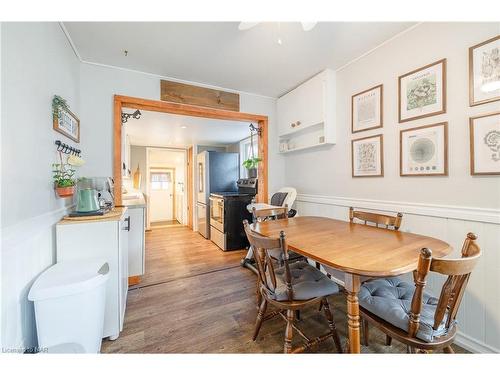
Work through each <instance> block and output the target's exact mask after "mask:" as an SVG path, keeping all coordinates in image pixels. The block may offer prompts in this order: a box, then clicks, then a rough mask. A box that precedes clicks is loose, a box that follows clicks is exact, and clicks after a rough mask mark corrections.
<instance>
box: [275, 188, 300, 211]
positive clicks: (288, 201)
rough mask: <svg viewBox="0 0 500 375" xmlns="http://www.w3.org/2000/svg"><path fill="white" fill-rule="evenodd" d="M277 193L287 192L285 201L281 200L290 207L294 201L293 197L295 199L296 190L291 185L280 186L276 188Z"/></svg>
mask: <svg viewBox="0 0 500 375" xmlns="http://www.w3.org/2000/svg"><path fill="white" fill-rule="evenodd" d="M278 193H287V194H286V198H285V201H284V202H283V206H284V205H287V206H288V207H290V208H292V206H293V204H294V203H295V199H297V190H296V189H295V188H293V187H282V188H281V189H279V190H278Z"/></svg>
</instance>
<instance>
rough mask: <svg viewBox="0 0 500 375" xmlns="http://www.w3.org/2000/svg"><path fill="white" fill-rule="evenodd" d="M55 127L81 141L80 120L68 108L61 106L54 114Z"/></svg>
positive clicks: (69, 136) (70, 137) (74, 139)
mask: <svg viewBox="0 0 500 375" xmlns="http://www.w3.org/2000/svg"><path fill="white" fill-rule="evenodd" d="M53 128H54V130H55V131H57V132H59V133H61V134H64V135H65V136H66V137H68V138H69V139H72V140H73V141H75V142H77V143H78V142H80V120H79V119H78V117H76V116H75V114H74V113H73V112H71V111H70V110H69V109H67V108H62V107H59V108H58V110H57V116H55V115H54V116H53Z"/></svg>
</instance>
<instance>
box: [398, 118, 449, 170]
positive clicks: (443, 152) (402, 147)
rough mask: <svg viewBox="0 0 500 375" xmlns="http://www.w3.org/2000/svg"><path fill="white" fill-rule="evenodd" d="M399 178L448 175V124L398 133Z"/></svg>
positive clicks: (421, 127)
mask: <svg viewBox="0 0 500 375" xmlns="http://www.w3.org/2000/svg"><path fill="white" fill-rule="evenodd" d="M399 134H400V135H399V165H400V175H401V176H447V175H448V123H447V122H442V123H438V124H432V125H426V126H420V127H418V128H412V129H406V130H401V132H400V133H399Z"/></svg>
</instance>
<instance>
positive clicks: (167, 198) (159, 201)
mask: <svg viewBox="0 0 500 375" xmlns="http://www.w3.org/2000/svg"><path fill="white" fill-rule="evenodd" d="M149 175H150V197H149V199H150V204H149V207H150V211H151V212H150V219H151V222H152V223H154V222H157V221H168V220H174V212H175V211H174V171H173V170H172V169H162V170H153V169H152V170H151V171H150V173H149Z"/></svg>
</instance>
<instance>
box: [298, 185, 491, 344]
mask: <svg viewBox="0 0 500 375" xmlns="http://www.w3.org/2000/svg"><path fill="white" fill-rule="evenodd" d="M351 206H353V207H355V208H358V209H363V210H367V211H373V212H381V213H396V212H402V213H403V223H402V226H401V229H400V230H402V231H406V232H413V233H418V234H422V235H427V236H431V237H436V238H439V239H441V240H443V241H446V242H448V243H449V244H450V245H451V246H453V249H454V251H453V253H452V254H450V257H454V256H459V254H460V250H461V247H462V243H463V241H464V239H465V236H466V234H467V233H468V232H473V233H475V234H477V236H478V241H477V242H478V244H479V245H480V246H481V249H482V251H483V256H482V258H481V260H480V261H479V263H478V265H477V267H476V269H475V270H474V272H473V273H472V276H471V278H470V281H469V284H468V287H467V291H466V294H465V296H464V299H463V301H462V305H461V308H460V311H459V314H458V320H459V332H458V335H457V339H456V342H457V344H459V345H460V346H462V347H464V348H466V349H467V350H470V351H472V352H476V353H498V352H500V313H499V311H500V288H499V285H500V210H495V209H484V208H472V207H455V206H438V205H425V204H414V203H406V202H390V201H378V200H368V199H355V198H346V197H333V196H319V195H305V194H299V195H298V197H297V200H296V208H297V211H298V214H299V215H301V216H305V215H314V216H324V217H331V218H335V219H339V220H347V219H348V217H349V207H351ZM442 280H443V278H442V277H440V276H435V275H432V276H431V277H429V280H428V284H427V288H428V290H429V291H430V292H431V293H434V294H437V295H439V294H438V293H439V291H440V287H441V285H442Z"/></svg>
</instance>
